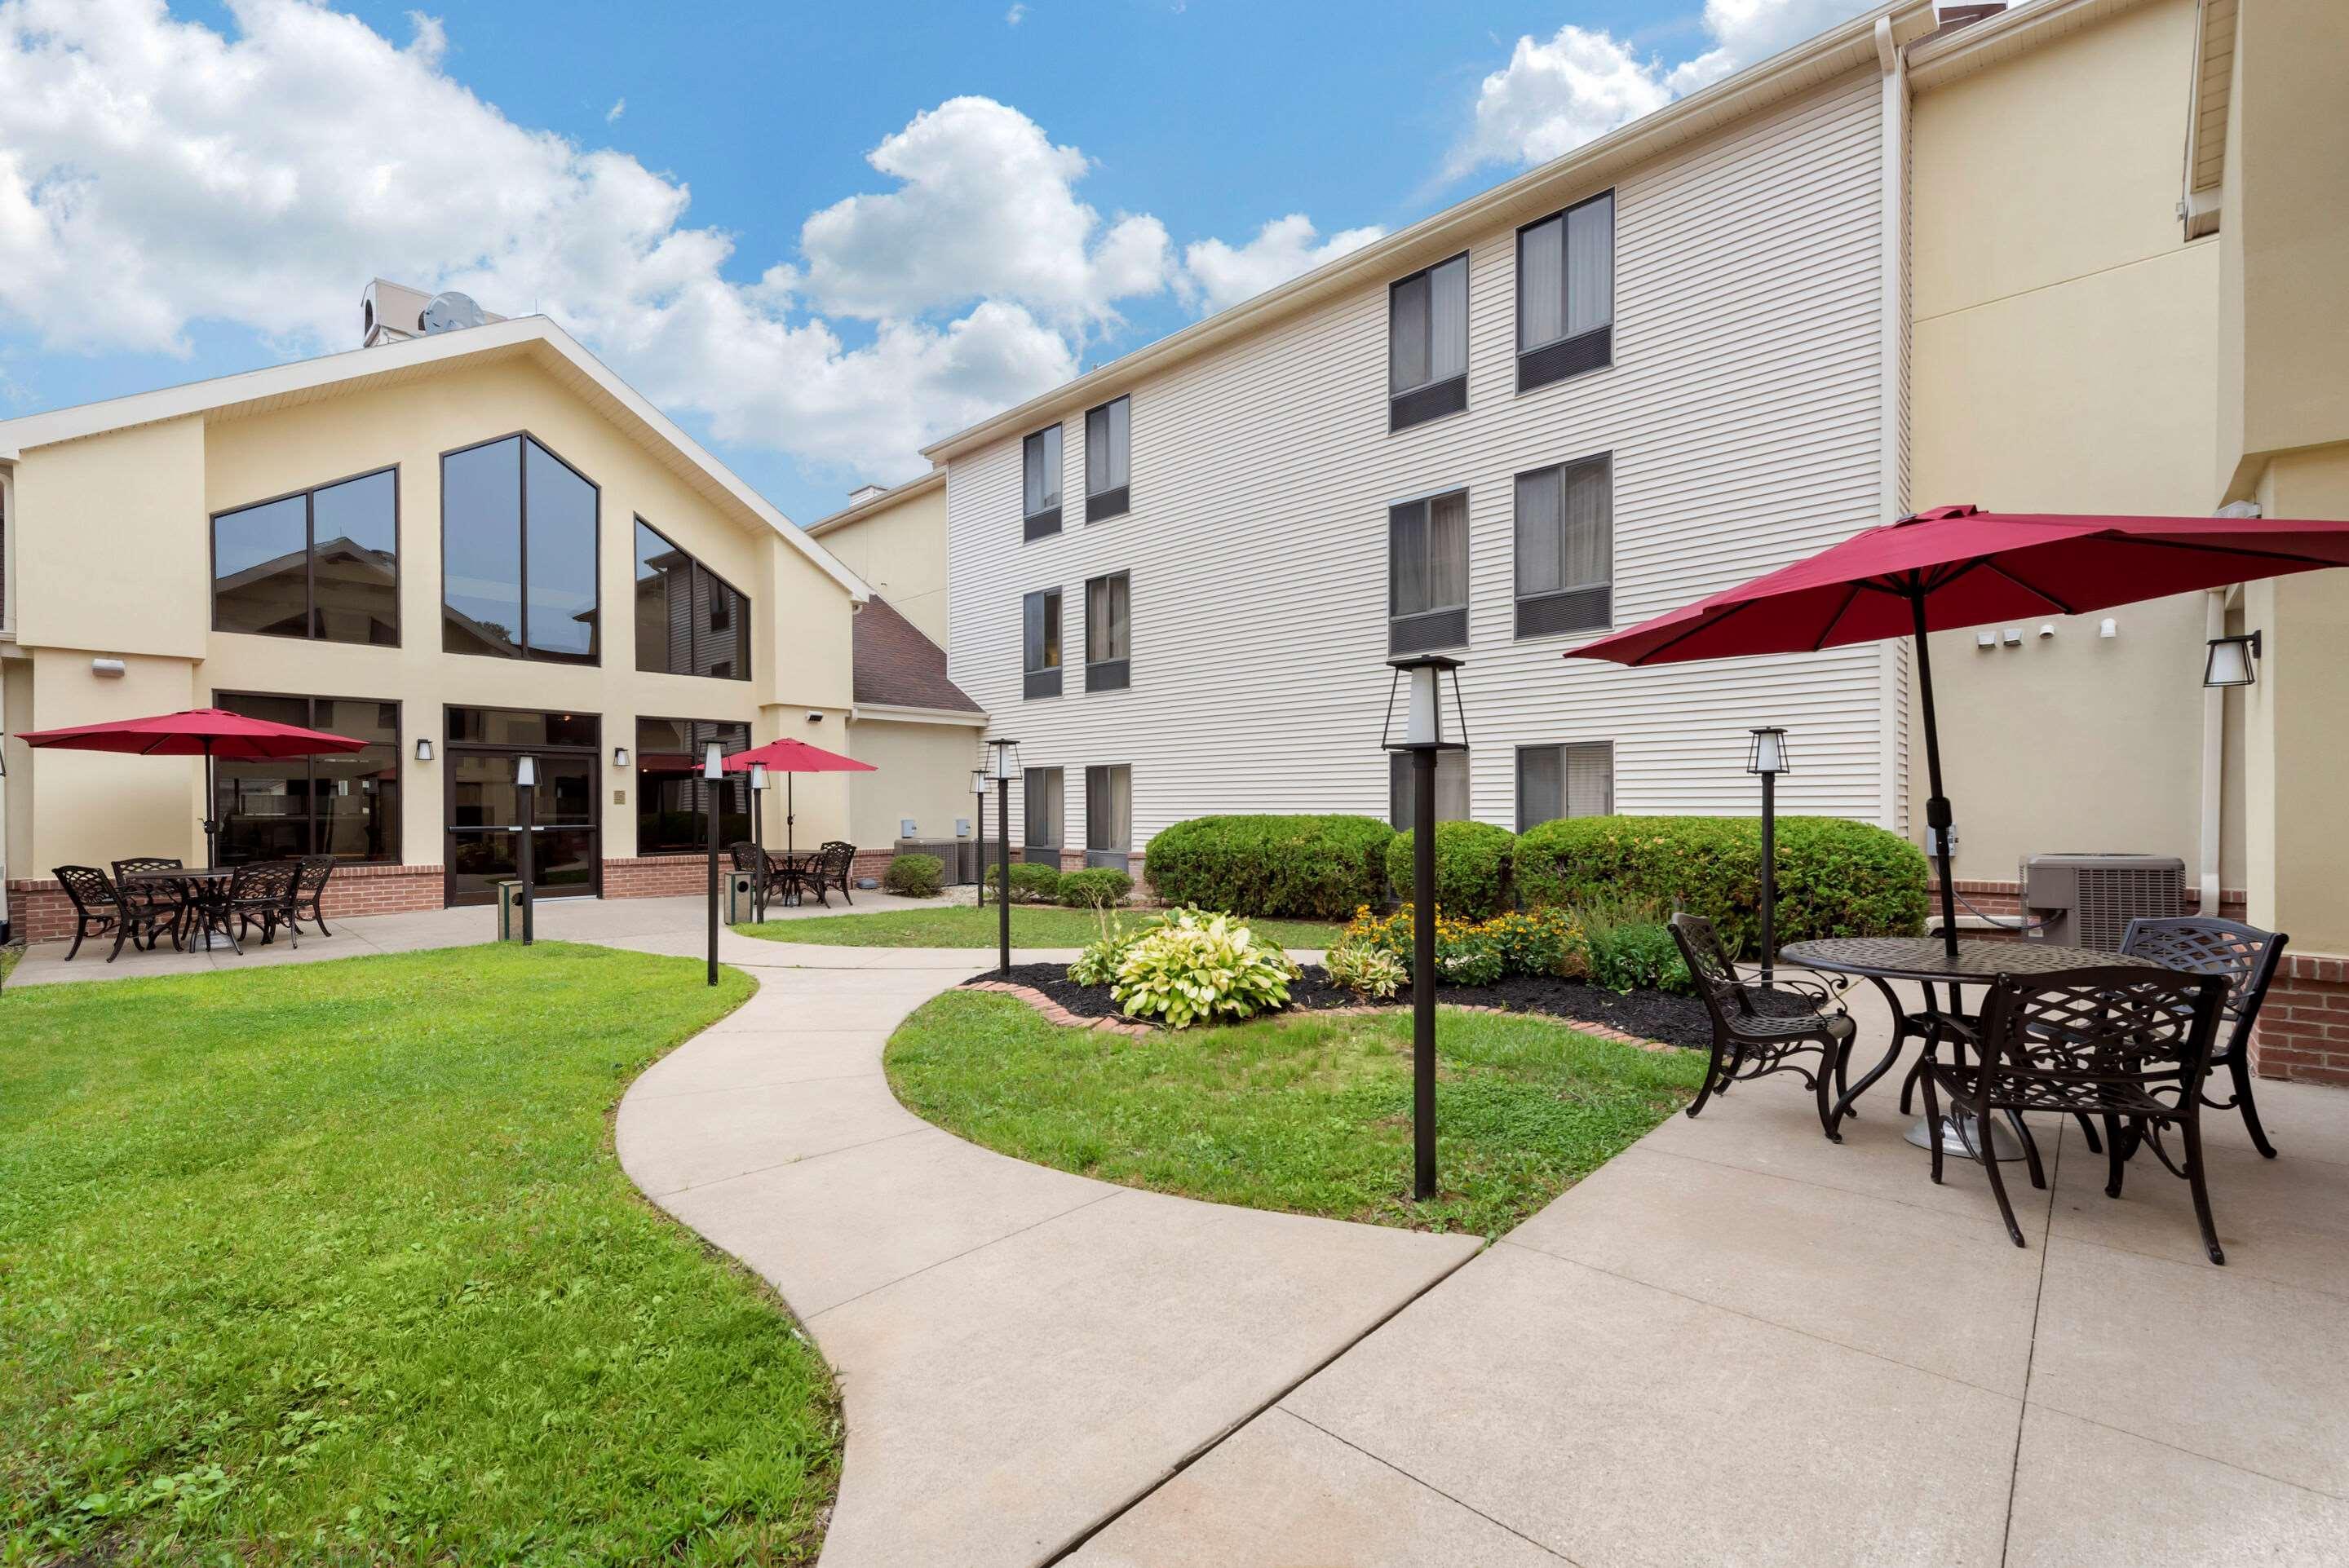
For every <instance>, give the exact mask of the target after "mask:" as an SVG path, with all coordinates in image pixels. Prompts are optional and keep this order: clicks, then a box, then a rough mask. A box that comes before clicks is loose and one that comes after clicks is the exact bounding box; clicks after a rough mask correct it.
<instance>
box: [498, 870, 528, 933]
mask: <svg viewBox="0 0 2349 1568" xmlns="http://www.w3.org/2000/svg"><path fill="white" fill-rule="evenodd" d="M497 886H498V940H499V941H500V942H520V941H521V940H522V883H521V882H519V881H516V882H500V883H498V884H497Z"/></svg>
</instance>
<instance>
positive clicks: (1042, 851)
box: [1019, 768, 1061, 866]
mask: <svg viewBox="0 0 2349 1568" xmlns="http://www.w3.org/2000/svg"><path fill="white" fill-rule="evenodd" d="M1019 804H1020V809H1021V810H1024V811H1025V812H1026V813H1027V816H1028V836H1027V839H1026V841H1025V845H1024V849H1023V851H1022V853H1021V854H1020V857H1019V858H1020V859H1021V860H1023V861H1028V862H1030V864H1033V865H1041V866H1058V865H1059V864H1060V863H1061V770H1060V769H1057V768H1030V769H1028V771H1027V772H1026V774H1024V775H1023V776H1022V777H1021V779H1020V780H1019Z"/></svg>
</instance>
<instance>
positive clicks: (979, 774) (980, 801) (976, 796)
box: [956, 768, 987, 909]
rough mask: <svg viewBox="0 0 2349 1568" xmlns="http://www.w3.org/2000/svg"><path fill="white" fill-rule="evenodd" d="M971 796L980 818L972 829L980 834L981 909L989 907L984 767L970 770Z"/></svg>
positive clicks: (979, 889)
mask: <svg viewBox="0 0 2349 1568" xmlns="http://www.w3.org/2000/svg"><path fill="white" fill-rule="evenodd" d="M970 796H971V804H972V805H973V806H974V807H976V808H977V809H978V818H977V820H976V821H975V822H974V823H973V824H972V829H973V830H974V831H975V832H976V833H977V834H978V907H979V908H981V909H985V908H986V907H987V769H984V768H974V769H971V770H970ZM956 874H957V875H960V874H961V873H960V872H957V873H956Z"/></svg>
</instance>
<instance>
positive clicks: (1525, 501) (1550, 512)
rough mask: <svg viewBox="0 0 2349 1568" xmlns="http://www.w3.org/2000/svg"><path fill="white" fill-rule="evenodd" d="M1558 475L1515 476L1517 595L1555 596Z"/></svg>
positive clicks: (1549, 471) (1548, 472) (1559, 583)
mask: <svg viewBox="0 0 2349 1568" xmlns="http://www.w3.org/2000/svg"><path fill="white" fill-rule="evenodd" d="M1558 531H1559V505H1558V472H1557V469H1543V470H1542V471H1541V472H1539V473H1537V474H1519V475H1518V476H1517V595H1518V597H1520V598H1530V597H1532V596H1533V595H1534V594H1537V593H1557V591H1558V589H1559V588H1560V587H1561V586H1563V585H1564V583H1565V579H1563V578H1561V577H1560V576H1559V575H1558V570H1559V562H1558V555H1559V548H1558V547H1559V539H1558Z"/></svg>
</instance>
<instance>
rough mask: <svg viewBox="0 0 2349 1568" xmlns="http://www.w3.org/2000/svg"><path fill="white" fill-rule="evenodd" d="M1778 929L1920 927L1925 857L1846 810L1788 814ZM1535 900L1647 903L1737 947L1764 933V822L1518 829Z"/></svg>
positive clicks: (1664, 821)
mask: <svg viewBox="0 0 2349 1568" xmlns="http://www.w3.org/2000/svg"><path fill="white" fill-rule="evenodd" d="M1777 850H1778V853H1777V861H1778V864H1777V893H1778V910H1777V925H1776V930H1775V936H1776V938H1777V940H1778V942H1779V943H1780V944H1785V943H1789V942H1800V941H1802V940H1804V939H1805V938H1806V937H1818V936H1883V935H1904V936H1905V935H1915V934H1918V933H1919V932H1920V931H1922V930H1923V929H1924V924H1925V914H1926V899H1925V871H1926V867H1925V855H1924V851H1921V850H1920V849H1918V848H1917V846H1916V845H1914V844H1912V843H1910V842H1909V841H1908V840H1906V839H1903V838H1901V837H1900V836H1899V834H1897V833H1890V832H1887V831H1886V830H1884V829H1882V828H1878V827H1875V826H1872V825H1870V824H1868V823H1866V822H1853V821H1847V820H1845V819H1843V818H1841V817H1781V818H1779V819H1778V844H1777ZM1515 873H1516V892H1517V896H1518V897H1519V898H1521V899H1522V900H1524V901H1525V902H1526V903H1528V904H1553V903H1554V904H1583V903H1591V902H1593V901H1599V900H1613V901H1621V900H1627V899H1628V900H1634V901H1638V900H1646V901H1651V902H1653V903H1656V904H1657V905H1659V906H1660V907H1661V908H1664V909H1674V908H1678V909H1685V910H1687V911H1689V912H1690V913H1694V914H1702V915H1704V916H1706V917H1707V918H1709V919H1711V920H1712V921H1713V922H1714V923H1717V924H1718V925H1719V926H1720V927H1721V934H1722V938H1723V941H1725V942H1726V943H1728V944H1729V946H1730V948H1731V950H1732V951H1733V952H1744V951H1746V950H1748V949H1750V948H1752V946H1753V945H1754V942H1755V940H1756V939H1757V938H1758V936H1759V935H1760V927H1759V924H1758V922H1757V904H1758V900H1759V897H1760V893H1761V875H1762V824H1761V821H1760V820H1758V819H1756V818H1753V817H1568V818H1561V819H1560V820H1557V821H1555V822H1544V823H1543V824H1542V825H1541V826H1539V827H1537V828H1534V829H1530V830H1527V831H1526V832H1525V833H1524V834H1522V835H1520V836H1519V837H1518V839H1517V843H1516V860H1515Z"/></svg>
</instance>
